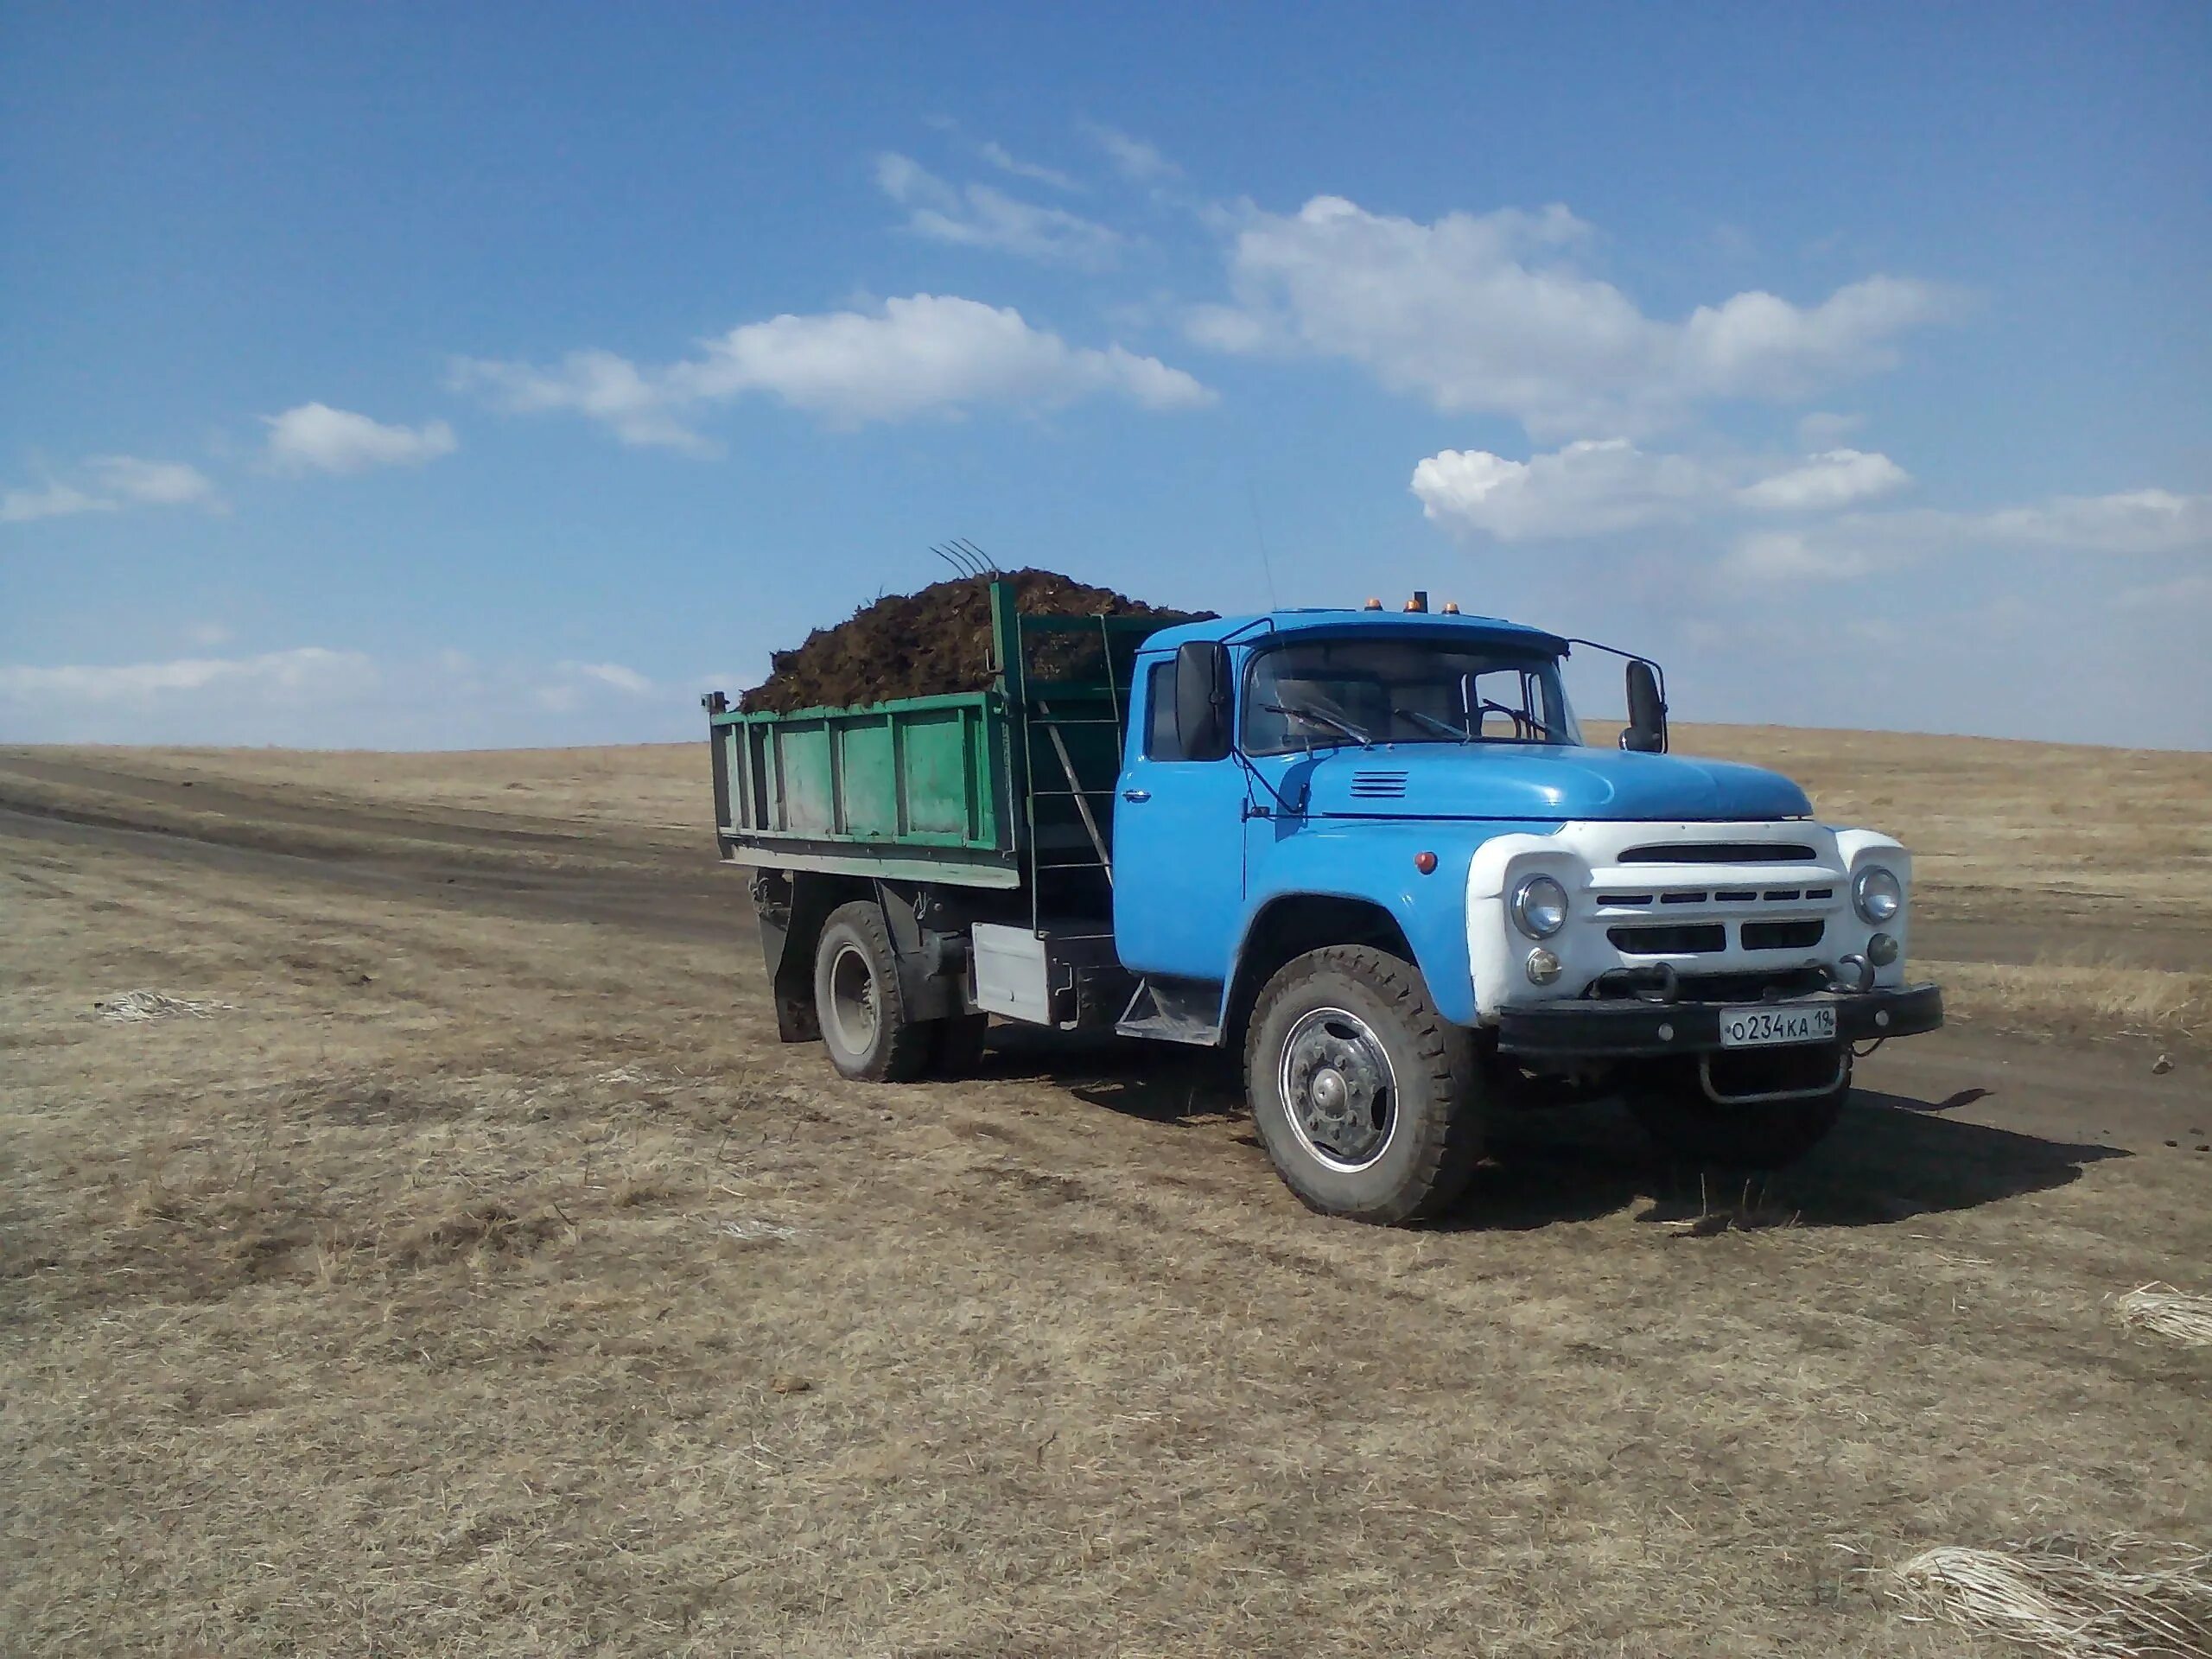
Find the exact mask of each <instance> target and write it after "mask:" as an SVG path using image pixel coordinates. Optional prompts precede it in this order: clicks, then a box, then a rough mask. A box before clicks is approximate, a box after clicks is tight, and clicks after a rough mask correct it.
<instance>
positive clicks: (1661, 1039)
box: [1497, 985, 1943, 1059]
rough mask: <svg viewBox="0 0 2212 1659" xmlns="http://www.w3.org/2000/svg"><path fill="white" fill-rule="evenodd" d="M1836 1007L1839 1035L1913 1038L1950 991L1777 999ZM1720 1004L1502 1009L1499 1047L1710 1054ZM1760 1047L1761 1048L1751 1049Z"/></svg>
mask: <svg viewBox="0 0 2212 1659" xmlns="http://www.w3.org/2000/svg"><path fill="white" fill-rule="evenodd" d="M1821 1003H1826V1004H1827V1005H1828V1006H1829V1007H1833V1008H1834V1010H1835V1026H1836V1035H1837V1037H1838V1038H1840V1039H1841V1040H1843V1041H1845V1042H1852V1043H1857V1042H1866V1041H1869V1040H1871V1039H1874V1038H1878V1037H1910V1036H1913V1035H1915V1034H1916V1033H1920V1032H1923V1031H1933V1030H1935V1029H1936V1027H1938V1026H1940V1025H1942V1023H1943V993H1942V989H1941V988H1939V987H1937V986H1935V985H1907V986H1904V987H1902V988H1898V989H1896V990H1875V991H1820V992H1815V993H1814V994H1813V995H1807V996H1792V997H1788V998H1784V999H1783V1000H1781V1001H1776V1002H1774V1003H1771V1004H1766V1005H1762V1006H1770V1007H1776V1008H1802V1007H1816V1006H1818V1005H1820V1004H1821ZM1742 1006H1744V1005H1743V1004H1740V1003H1736V1004H1730V1003H1720V1002H1646V1001H1642V1000H1641V999H1637V998H1626V997H1624V998H1618V999H1608V1000H1606V1001H1580V1002H1551V1003H1546V1004H1543V1005H1541V1006H1540V1007H1527V1008H1515V1007H1507V1008H1503V1009H1500V1010H1499V1012H1498V1018H1497V1046H1498V1048H1499V1049H1500V1050H1501V1051H1502V1052H1505V1053H1508V1054H1541V1055H1550V1056H1556V1057H1560V1058H1575V1059H1629V1058H1643V1057H1646V1056H1650V1055H1661V1054H1705V1053H1710V1052H1713V1051H1715V1050H1717V1049H1718V1048H1719V1046H1720V1013H1721V1010H1722V1008H1723V1007H1742ZM1746 1052H1754V1051H1746Z"/></svg>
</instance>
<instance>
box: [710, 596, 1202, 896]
mask: <svg viewBox="0 0 2212 1659" xmlns="http://www.w3.org/2000/svg"><path fill="white" fill-rule="evenodd" d="M991 615H992V639H993V647H992V648H993V658H992V665H993V668H994V670H995V673H996V679H995V682H994V683H993V684H992V685H991V686H990V687H989V688H988V689H987V690H981V691H968V692H959V693H956V694H953V695H951V696H934V697H908V698H904V699H901V700H899V701H897V702H882V703H875V704H871V705H868V706H865V707H861V708H855V709H802V710H800V711H798V712H797V713H793V714H788V715H777V714H757V715H748V714H742V713H740V712H738V711H737V710H735V709H716V708H715V702H716V701H718V700H715V699H710V700H709V710H710V712H709V717H708V718H709V739H710V741H711V743H712V746H713V751H714V778H715V825H716V829H717V838H718V840H719V842H720V844H721V855H722V857H723V858H724V859H725V860H726V861H730V862H733V863H738V864H752V865H765V866H767V867H769V868H778V869H786V870H815V871H823V872H829V873H833V874H851V875H867V876H879V877H882V878H885V879H887V880H921V881H942V882H951V883H954V884H957V885H962V886H968V887H1022V886H1024V885H1028V886H1030V887H1032V888H1033V890H1034V889H1036V888H1037V887H1039V885H1040V884H1041V885H1042V886H1045V887H1055V886H1057V887H1063V888H1073V889H1081V890H1084V891H1086V892H1087V893H1088V894H1089V897H1090V899H1093V900H1096V901H1101V902H1103V900H1102V899H1101V895H1103V893H1106V892H1108V891H1109V887H1108V883H1107V876H1108V871H1109V866H1110V861H1111V855H1112V847H1113V800H1114V782H1115V779H1116V777H1117V776H1118V775H1119V773H1120V771H1121V753H1122V730H1123V728H1124V725H1125V722H1126V721H1127V719H1128V677H1129V673H1130V671H1131V664H1132V661H1133V659H1134V658H1135V654H1136V650H1137V646H1138V645H1139V644H1140V643H1141V641H1142V640H1143V639H1145V637H1146V636H1147V635H1149V634H1151V633H1154V632H1157V631H1158V630H1159V629H1160V628H1161V627H1162V626H1166V624H1164V623H1162V622H1160V621H1157V620H1150V619H1142V618H1135V617H1096V616H1093V617H1030V616H1022V615H1020V613H1018V612H1017V610H1016V609H1015V607H1014V592H1013V589H1012V588H1009V587H1007V586H1006V585H1004V584H1002V583H997V582H994V583H993V584H992V586H991Z"/></svg>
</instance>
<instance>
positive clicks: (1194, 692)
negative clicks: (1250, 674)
mask: <svg viewBox="0 0 2212 1659" xmlns="http://www.w3.org/2000/svg"><path fill="white" fill-rule="evenodd" d="M1175 736H1176V740H1177V745H1178V747H1180V748H1181V750H1182V751H1183V759H1185V760H1220V759H1222V758H1223V757H1224V755H1226V754H1227V753H1229V647H1228V646H1227V645H1223V644H1222V643H1221V642H1220V641H1219V640H1217V639H1193V640H1192V641H1190V643H1189V644H1187V645H1181V646H1179V647H1178V648H1177V650H1176V652H1175Z"/></svg>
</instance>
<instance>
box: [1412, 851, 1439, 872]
mask: <svg viewBox="0 0 2212 1659" xmlns="http://www.w3.org/2000/svg"><path fill="white" fill-rule="evenodd" d="M1414 868H1415V869H1417V870H1419V871H1420V872H1421V874H1423V875H1433V874H1435V873H1436V855H1435V854H1434V853H1415V854H1414Z"/></svg>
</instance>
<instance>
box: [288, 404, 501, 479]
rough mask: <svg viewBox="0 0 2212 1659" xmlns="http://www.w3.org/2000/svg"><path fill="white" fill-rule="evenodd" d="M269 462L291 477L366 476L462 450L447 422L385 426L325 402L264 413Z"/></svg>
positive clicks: (432, 459)
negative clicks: (371, 471) (307, 474)
mask: <svg viewBox="0 0 2212 1659" xmlns="http://www.w3.org/2000/svg"><path fill="white" fill-rule="evenodd" d="M262 419H263V420H264V422H265V423H267V424H268V427H269V448H268V459H269V461H270V464H271V465H273V466H275V467H277V468H278V469H279V470H281V471H283V472H290V473H303V472H317V473H363V472H366V471H368V470H369V469H370V468H371V467H416V466H420V465H421V464H422V463H423V462H424V461H435V460H436V459H437V458H438V457H439V456H440V455H449V454H452V453H453V452H454V449H455V448H457V447H458V445H457V442H456V441H455V439H454V435H453V428H451V427H450V426H448V425H447V424H446V423H444V422H443V421H430V422H428V423H424V424H423V425H422V426H397V425H386V424H385V423H383V422H381V421H372V420H371V419H370V418H369V417H368V416H365V415H356V414H354V413H353V412H352V411H351V410H343V409H333V408H331V406H330V405H329V404H300V405H299V406H298V407H297V408H296V409H288V410H285V411H284V412H283V414H282V415H264V416H262Z"/></svg>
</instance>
